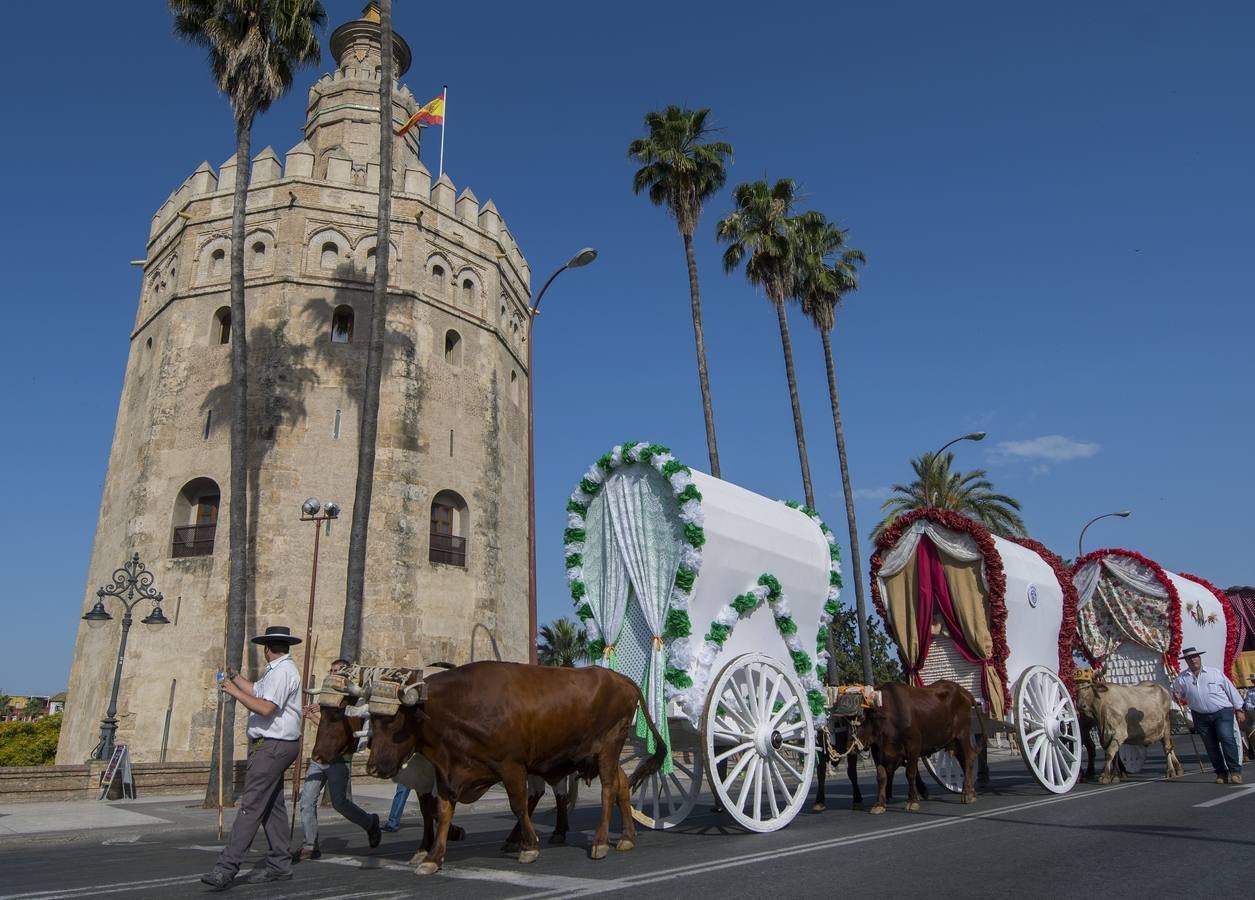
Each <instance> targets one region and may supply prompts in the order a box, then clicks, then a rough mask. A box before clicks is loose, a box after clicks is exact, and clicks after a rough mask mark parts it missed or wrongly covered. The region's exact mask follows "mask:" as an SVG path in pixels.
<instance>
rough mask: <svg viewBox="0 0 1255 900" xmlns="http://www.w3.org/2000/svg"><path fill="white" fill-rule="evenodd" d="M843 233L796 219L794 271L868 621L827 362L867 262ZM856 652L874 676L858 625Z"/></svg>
mask: <svg viewBox="0 0 1255 900" xmlns="http://www.w3.org/2000/svg"><path fill="white" fill-rule="evenodd" d="M845 238H846V232H845V231H844V230H843V229H841V228H838V227H837V226H836V225H834V224H833V223H832V222H829V221H828V220H827V219H826V218H825V217H824V216H823V215H821V214H819V213H815V212H810V213H805V214H803V215H802V216H800V217H799V219H798V251H799V261H798V271H797V279H798V283H797V285H796V292H797V294H798V296H799V297H800V298H801V301H802V311H803V312H804V313H805V314H806V316H807V318H809V319H810V320H811V322H812V323H813V324H814V325H815V327H816V328H817V329H818V330H819V337H820V340H821V342H822V343H823V347H824V363H825V365H826V366H827V368H828V398H829V400H831V401H832V427H833V430H834V431H835V432H836V438H837V461H838V463H839V465H840V468H841V487H842V488H843V490H844V492H845V517H846V521H847V523H848V524H849V527H850V565H851V566H852V568H853V574H854V596H855V600H856V604H857V607H858V621H859V622H866V621H867V598H866V597H865V596H864V595H863V571H862V569H863V556H862V552H861V551H860V549H859V546H858V523H857V522H856V521H855V517H854V487H853V485H852V484H851V481H850V462H849V459H848V458H847V456H846V453H845V429H844V428H843V427H842V425H841V401H840V396H839V394H838V393H837V371H836V367H835V366H834V365H833V362H832V329H833V328H834V327H835V326H836V324H837V304H838V303H840V302H841V298H842V297H844V296H845V295H846V294H848V293H850V292H851V291H855V290H857V289H858V266H860V265H862V264H864V263H866V262H867V258H866V257H865V256H864V255H863V251H861V250H854V249H852V248H848V247H846V246H845ZM859 655H860V656H861V657H862V660H863V665H862V670H863V680H864V682H867V683H875V682H874V681H873V677H874V674H875V673H874V672H873V671H872V653H871V644H870V640H869V638H868V634H867V629H866V628H860V629H859ZM834 657H835V654H834V653H833V652H832V651H831V649H830V650H829V663H828V670H829V675H830V676H831V679H832V681H833V683H834V684H841V683H842V682H841V681H840V680H839V678H838V673H837V672H836V671H835V668H834V667H835V666H836V665H837V660H836V659H835V658H834Z"/></svg>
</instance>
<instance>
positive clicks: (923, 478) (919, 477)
mask: <svg viewBox="0 0 1255 900" xmlns="http://www.w3.org/2000/svg"><path fill="white" fill-rule="evenodd" d="M953 463H954V454H953V453H950V452H947V453H945V454H944V455H942V456H936V455H935V454H932V453H925V454H924V455H923V456H919V457H916V458H915V459H913V460H911V468H913V469H914V470H915V480H914V481H912V482H911V483H910V484H906V485H903V484H895V485H894V486H893V494H892V495H891V496H890V497H889V499H888V500H886V501H885V502H884V503H883V504H881V506H880V508H881V510H882V511H884V512H885V518H884V520H883V521H881V523H880V524H879V525H877V526H876V530H875V531H873V532H872V538H873V539H874V538H875V537H876V536H877V535H878V534H880V532H882V531H884V530H885V529H886V528H888V527H889V526H890V525H892V524H893V522H894V520H895V519H897V518H898V516H900V515H902V514H903V513H906V512H910V511H911V510H913V509H927V508H934V509H948V510H950V511H952V512H957V513H961V514H962V515H965V516H967V517H968V518H969V519H975V520H976V521H977V522H979V523H980V524H982V525H984V526H985V527H986V528H988V529H989V530H990V531H992V532H993V533H994V534H998V535H1016V536H1018V537H1024V536H1027V534H1028V531H1027V530H1026V529H1025V527H1024V520H1023V519H1021V518H1020V515H1019V512H1020V504H1019V501H1018V500H1016V499H1015V498H1013V497H1008V496H1007V495H1006V494H998V493H995V492H994V486H993V484H992V483H991V482H990V481H989V479H988V477H987V476H988V473H987V472H985V470H984V469H973V470H972V471H970V472H952V471H951V470H950V467H951V465H953Z"/></svg>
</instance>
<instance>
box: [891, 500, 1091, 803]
mask: <svg viewBox="0 0 1255 900" xmlns="http://www.w3.org/2000/svg"><path fill="white" fill-rule="evenodd" d="M876 546H877V550H876V553H875V554H874V555H873V556H872V561H871V586H872V597H873V599H874V601H875V603H876V609H877V610H878V611H879V613H880V616H881V618H882V619H884V621H885V625H886V628H887V630H888V633H889V636H890V638H891V639H892V640H893V641H894V643H895V644H896V646H897V649H898V656H899V658H900V659H901V661H902V668H903V671H904V672H905V674H906V677H907V679H908V681H910V682H912V683H914V684H918V685H928V684H932V683H933V682H935V681H940V680H942V679H947V680H950V681H954V682H957V683H958V684H961V685H962V686H963V687H965V688H967V690H968V691H969V692H970V693H971V694H972V696H973V697H974V698H975V699H976V702H977V705H978V709H979V714H980V715H981V716H982V717H983V718H984V721H983V722H981V723H980V726H981V727H982V728H983V729H984V730H985V731H986V732H987V733H993V732H998V731H1010V732H1013V733H1014V734H1015V735H1016V737H1017V739H1018V742H1019V746H1020V750H1021V753H1022V756H1023V759H1024V762H1025V764H1026V765H1027V767H1028V770H1029V772H1030V773H1031V774H1032V776H1033V778H1034V779H1036V781H1037V783H1038V784H1040V785H1041V786H1042V787H1043V788H1045V789H1046V790H1048V791H1051V792H1053V793H1064V792H1066V791H1069V790H1071V789H1072V787H1073V786H1074V785H1075V784H1076V782H1077V779H1078V778H1079V776H1080V771H1081V741H1080V728H1079V722H1078V718H1077V713H1076V706H1075V703H1074V702H1073V700H1072V685H1071V678H1072V670H1073V664H1072V636H1073V633H1074V629H1075V616H1076V602H1077V598H1076V591H1075V589H1074V588H1073V586H1072V581H1071V579H1070V578H1069V577H1068V572H1067V569H1066V568H1065V567H1064V564H1063V562H1062V560H1060V559H1059V557H1057V556H1056V555H1055V554H1053V553H1051V552H1050V551H1049V550H1047V549H1046V548H1045V547H1043V546H1042V545H1041V544H1039V543H1037V542H1036V541H1032V540H1028V539H1026V538H1001V537H996V536H994V535H992V534H990V533H989V531H987V530H986V529H985V528H984V527H982V526H981V525H979V524H978V523H976V522H974V521H972V520H971V519H968V518H966V517H964V516H961V515H959V514H957V513H953V512H948V511H945V510H938V509H923V510H916V511H913V512H909V513H907V514H905V515H903V516H901V517H900V518H899V519H897V521H895V522H894V523H893V524H892V525H891V526H889V527H888V528H886V529H885V530H884V531H883V532H882V533H881V535H880V536H879V537H878V539H877V541H876ZM925 765H926V767H927V768H928V770H929V772H930V773H931V774H932V776H933V777H934V779H936V781H937V782H938V783H939V784H940V785H941V786H942V787H944V788H945V789H947V790H949V791H953V792H956V793H957V792H960V791H962V789H963V772H962V769H961V768H960V765H959V762H958V760H956V759H955V758H954V756H953V755H952V754H951V753H950V752H948V751H943V752H940V753H936V754H933V755H932V756H931V757H928V758H927V759H926V760H925Z"/></svg>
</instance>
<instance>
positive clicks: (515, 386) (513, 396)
mask: <svg viewBox="0 0 1255 900" xmlns="http://www.w3.org/2000/svg"><path fill="white" fill-rule="evenodd" d="M510 402H512V403H513V404H514V405H515V406H518V405H519V373H518V372H516V371H515V370H514V369H511V370H510Z"/></svg>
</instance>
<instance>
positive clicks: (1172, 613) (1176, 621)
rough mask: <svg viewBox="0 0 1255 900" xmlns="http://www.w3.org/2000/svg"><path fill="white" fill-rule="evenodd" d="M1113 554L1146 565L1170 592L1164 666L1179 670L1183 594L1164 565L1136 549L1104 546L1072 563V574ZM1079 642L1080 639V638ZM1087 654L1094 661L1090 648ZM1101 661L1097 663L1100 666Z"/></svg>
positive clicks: (1172, 670) (1086, 650)
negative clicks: (1167, 636) (1178, 591)
mask: <svg viewBox="0 0 1255 900" xmlns="http://www.w3.org/2000/svg"><path fill="white" fill-rule="evenodd" d="M1108 554H1112V555H1114V556H1126V557H1128V558H1129V559H1132V560H1136V561H1137V562H1140V563H1141V564H1142V565H1144V566H1146V567H1147V568H1148V569H1150V570H1151V571H1152V572H1154V573H1155V577H1156V578H1158V579H1159V583H1160V584H1162V585H1163V586H1164V590H1166V591H1167V592H1168V628H1169V633H1170V635H1171V637H1169V639H1168V649H1167V651H1165V652H1164V660H1163V662H1164V666H1165V667H1166V668H1167V669H1168V671H1169V672H1179V671H1180V670H1181V665H1180V663H1181V595H1180V594H1179V593H1177V588H1176V585H1174V584H1173V583H1172V579H1171V578H1169V577H1168V575H1167V573H1166V572H1164V570H1163V567H1162V566H1160V565H1159V563H1157V562H1155V561H1154V560H1153V559H1151V558H1150V557H1148V556H1142V554H1140V553H1138V552H1137V551H1136V550H1122V549H1121V548H1119V547H1104V548H1103V549H1101V550H1095V551H1094V552H1093V553H1086V554H1085V555H1084V556H1082V557H1081V558H1080V559H1078V560H1077V561H1076V562H1074V563H1072V576H1073V577H1074V578H1075V577H1076V573H1077V572H1079V571H1081V567H1082V566H1084V565H1086V564H1087V563H1091V562H1094V561H1095V560H1097V561H1099V562H1101V561H1102V558H1103V557H1104V556H1107V555H1108ZM1077 642H1078V643H1080V640H1079V638H1078V641H1077ZM1085 656H1086V657H1087V658H1089V660H1090V662H1091V663H1094V659H1093V657H1092V656H1091V655H1090V652H1089V648H1085ZM1100 665H1101V661H1099V663H1096V664H1095V667H1096V668H1097V667H1100Z"/></svg>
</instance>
